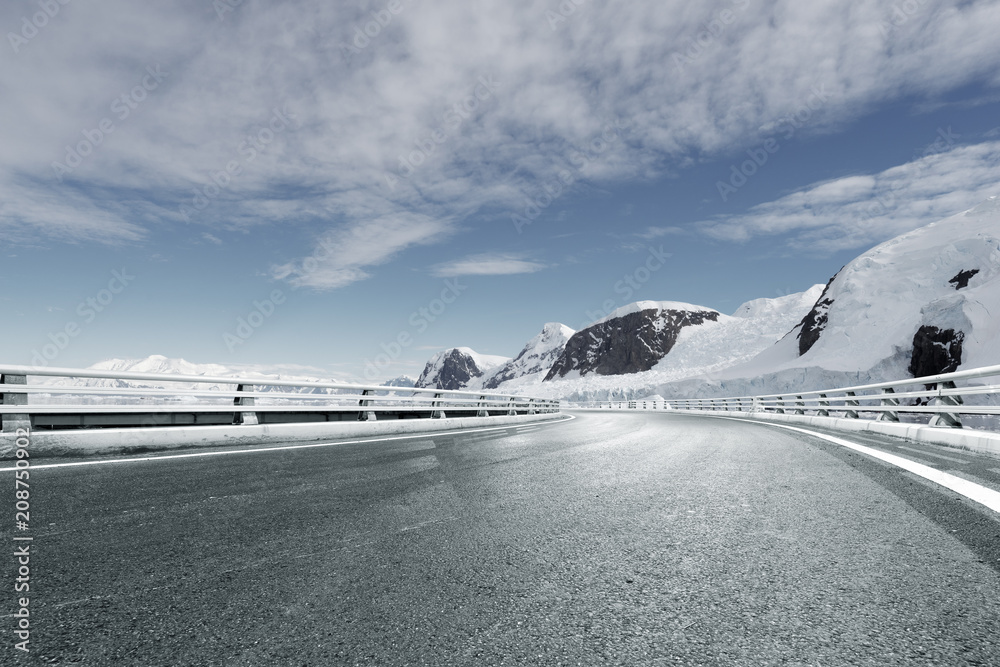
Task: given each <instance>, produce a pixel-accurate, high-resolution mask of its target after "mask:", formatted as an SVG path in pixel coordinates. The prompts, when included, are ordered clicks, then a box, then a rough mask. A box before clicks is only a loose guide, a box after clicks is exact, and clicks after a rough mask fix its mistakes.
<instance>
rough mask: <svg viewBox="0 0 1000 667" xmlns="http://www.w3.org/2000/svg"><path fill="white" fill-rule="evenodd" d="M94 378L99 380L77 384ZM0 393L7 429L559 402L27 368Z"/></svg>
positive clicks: (289, 420) (456, 413)
mask: <svg viewBox="0 0 1000 667" xmlns="http://www.w3.org/2000/svg"><path fill="white" fill-rule="evenodd" d="M29 379H31V380H32V382H29V381H28V380H29ZM91 380H97V381H99V382H98V386H94V385H93V384H90V385H87V384H82V382H87V381H91ZM100 381H103V382H100ZM102 385H103V386H102ZM0 398H2V401H0V420H2V431H3V433H15V432H16V431H17V429H20V428H28V429H30V430H31V431H32V432H35V433H38V432H39V431H43V432H44V431H62V432H65V431H69V430H72V429H88V430H92V429H101V428H143V427H170V426H199V425H206V426H209V425H214V426H221V425H231V426H239V425H264V424H295V423H307V422H333V421H350V422H359V421H360V422H365V421H386V420H401V419H445V418H454V417H490V416H501V415H503V416H512V415H537V414H544V413H557V412H559V407H560V403H559V401H557V400H548V399H537V398H531V397H528V396H521V395H515V394H502V393H489V392H482V391H447V390H441V389H429V388H413V387H388V386H380V385H357V384H346V383H338V382H305V381H300V380H281V379H274V378H267V377H227V376H221V377H211V376H204V375H180V374H166V373H137V372H115V371H103V370H94V369H73V368H36V367H30V366H0Z"/></svg>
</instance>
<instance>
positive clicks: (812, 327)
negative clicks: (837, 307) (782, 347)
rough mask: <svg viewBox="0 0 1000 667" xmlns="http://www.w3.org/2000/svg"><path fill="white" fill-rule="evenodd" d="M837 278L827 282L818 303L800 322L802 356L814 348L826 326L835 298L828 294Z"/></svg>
mask: <svg viewBox="0 0 1000 667" xmlns="http://www.w3.org/2000/svg"><path fill="white" fill-rule="evenodd" d="M837 275H838V276H839V275H840V274H839V273H838V274H837ZM836 279H837V276H834V277H833V278H830V282H828V283H827V284H826V289H824V290H823V293H822V294H820V295H819V299H817V301H816V305H815V306H813V308H812V310H810V311H809V312H808V313H806V316H805V317H803V318H802V322H801V323H800V324H799V326H800V327H801V328H800V329H799V336H798V338H799V356H800V357H801V356H802V355H804V354H805V353H806V352H808V351H809V350H811V349H812V346H813V345H815V344H816V341H818V340H819V337H820V335H821V334H822V333H823V330H824V329H825V328H826V323H827V320H828V319H829V312H830V306H832V305H833V299H830V298H827V296H826V295H827V293H828V292H829V291H830V286H831V285H833V281H834V280H836Z"/></svg>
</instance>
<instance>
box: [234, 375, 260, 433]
mask: <svg viewBox="0 0 1000 667" xmlns="http://www.w3.org/2000/svg"><path fill="white" fill-rule="evenodd" d="M253 387H254V386H253V385H252V384H238V385H236V391H237V392H240V391H245V392H252V391H253ZM233 405H236V406H246V407H252V406H253V405H254V398H253V396H246V397H243V396H237V397H236V398H234V399H233ZM233 423H234V424H247V425H256V424H258V423H260V422H259V421H258V420H257V413H256V412H253V411H247V412H237V413H236V414H234V415H233Z"/></svg>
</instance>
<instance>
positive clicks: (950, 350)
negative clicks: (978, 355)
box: [909, 325, 965, 378]
mask: <svg viewBox="0 0 1000 667" xmlns="http://www.w3.org/2000/svg"><path fill="white" fill-rule="evenodd" d="M964 341H965V333H964V332H962V331H955V330H954V329H939V328H938V327H932V326H927V325H924V326H922V327H920V329H918V330H917V333H916V335H914V336H913V355H912V356H911V357H910V369H909V370H910V373H911V374H912V375H913V377H915V378H920V377H927V376H928V375H940V374H941V373H951V372H953V371H955V370H958V367H959V366H961V365H962V343H963V342H964Z"/></svg>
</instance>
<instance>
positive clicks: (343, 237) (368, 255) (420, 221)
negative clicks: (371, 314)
mask: <svg viewBox="0 0 1000 667" xmlns="http://www.w3.org/2000/svg"><path fill="white" fill-rule="evenodd" d="M450 232H451V227H450V225H449V223H448V222H447V221H441V220H434V219H431V218H427V217H422V216H414V215H396V216H384V217H381V218H376V219H374V220H371V221H367V222H365V223H364V224H353V225H345V226H343V227H340V228H337V229H334V230H332V231H330V232H328V233H326V234H324V235H323V236H321V237H320V238H319V239H317V241H316V249H315V251H314V252H313V253H312V254H310V255H309V256H308V257H306V258H305V259H303V260H300V261H294V262H288V263H286V264H283V265H279V266H275V267H272V275H273V276H274V277H275V278H277V279H279V280H288V281H290V282H291V283H292V284H293V285H295V286H297V287H312V288H315V289H336V288H338V287H344V286H346V285H350V284H351V283H354V282H357V281H359V280H364V279H365V278H367V277H368V275H369V274H368V272H367V271H366V270H365V269H366V268H367V267H372V266H377V265H379V264H383V263H385V262H387V261H389V260H390V259H392V258H393V257H394V256H395V255H396V254H397V253H399V252H401V251H402V250H405V249H406V248H408V247H410V246H413V245H419V244H425V243H432V242H435V241H437V240H439V239H441V238H443V237H444V236H446V235H447V234H449V233H450Z"/></svg>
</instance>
